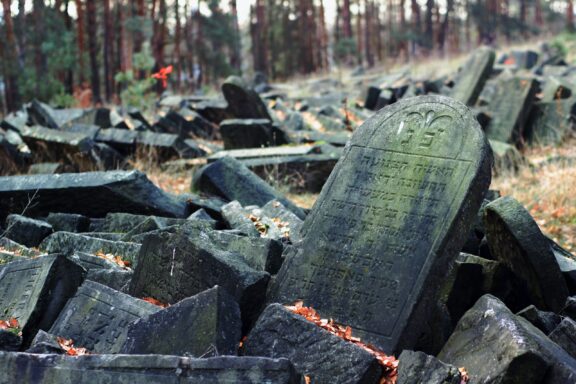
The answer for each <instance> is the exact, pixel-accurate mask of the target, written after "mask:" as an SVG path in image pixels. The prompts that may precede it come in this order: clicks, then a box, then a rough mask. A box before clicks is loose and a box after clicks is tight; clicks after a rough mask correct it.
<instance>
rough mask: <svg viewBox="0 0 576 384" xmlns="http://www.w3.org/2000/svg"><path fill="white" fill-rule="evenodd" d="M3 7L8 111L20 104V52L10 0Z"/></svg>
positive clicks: (4, 66) (3, 1)
mask: <svg viewBox="0 0 576 384" xmlns="http://www.w3.org/2000/svg"><path fill="white" fill-rule="evenodd" d="M2 9H3V13H4V27H5V30H6V45H5V47H3V48H4V49H3V51H4V52H3V54H4V55H3V57H4V60H3V61H4V65H3V70H4V79H5V95H6V98H5V100H6V109H7V110H8V111H15V110H16V109H17V108H18V106H19V103H20V97H19V93H18V78H17V72H18V65H17V63H18V53H17V48H16V38H15V37H14V24H13V21H12V13H11V10H10V0H2ZM0 40H1V39H0Z"/></svg>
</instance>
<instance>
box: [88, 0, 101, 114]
mask: <svg viewBox="0 0 576 384" xmlns="http://www.w3.org/2000/svg"><path fill="white" fill-rule="evenodd" d="M86 13H87V14H88V17H87V22H88V24H87V28H88V50H89V54H90V82H91V83H92V95H93V99H92V100H94V102H96V103H99V102H101V96H100V72H99V69H100V68H99V67H98V36H97V35H96V34H97V32H98V29H97V24H96V0H86Z"/></svg>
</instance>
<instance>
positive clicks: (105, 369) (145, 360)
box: [0, 352, 303, 384]
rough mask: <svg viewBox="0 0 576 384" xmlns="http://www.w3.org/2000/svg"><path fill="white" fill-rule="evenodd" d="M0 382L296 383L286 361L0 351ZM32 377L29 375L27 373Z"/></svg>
mask: <svg viewBox="0 0 576 384" xmlns="http://www.w3.org/2000/svg"><path fill="white" fill-rule="evenodd" d="M0 365H2V367H3V369H2V370H1V371H0V382H5V383H9V382H10V383H19V384H36V383H38V382H50V381H52V382H55V383H77V384H88V383H90V384H105V383H110V382H113V383H138V384H195V383H212V384H228V383H237V384H261V383H275V384H299V383H301V381H302V380H303V379H302V377H301V376H300V374H299V373H297V372H296V370H295V369H294V366H293V365H292V363H290V361H289V360H286V359H267V358H263V357H236V356H220V357H211V358H206V359H196V358H190V357H181V356H164V355H83V356H62V355H36V354H31V353H15V352H0ZM31 372H32V373H33V375H30V373H31Z"/></svg>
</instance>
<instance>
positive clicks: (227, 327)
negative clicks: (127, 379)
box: [120, 286, 242, 357]
mask: <svg viewBox="0 0 576 384" xmlns="http://www.w3.org/2000/svg"><path fill="white" fill-rule="evenodd" d="M241 329H242V322H241V320H240V308H239V307H238V303H236V301H235V300H234V298H232V296H230V295H229V294H228V293H227V292H225V291H224V290H223V289H222V288H221V287H218V286H216V287H214V288H211V289H209V290H206V291H204V292H201V293H199V294H197V295H195V296H192V297H189V298H187V299H184V300H182V301H180V302H178V303H176V304H174V305H171V306H170V307H168V308H165V309H163V310H160V311H158V312H156V313H153V314H151V315H149V316H147V317H144V318H142V319H139V320H136V321H134V322H133V323H131V324H130V326H129V328H128V334H127V338H126V342H125V343H124V346H123V347H122V349H121V351H120V353H127V354H140V355H144V354H160V355H179V356H183V355H186V356H193V357H211V356H222V355H236V354H237V350H238V345H239V342H240V338H241V336H242V334H241Z"/></svg>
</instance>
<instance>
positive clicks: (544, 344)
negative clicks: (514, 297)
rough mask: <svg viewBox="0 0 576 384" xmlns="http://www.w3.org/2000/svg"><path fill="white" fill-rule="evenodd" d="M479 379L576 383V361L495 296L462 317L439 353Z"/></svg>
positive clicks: (440, 356) (481, 380)
mask: <svg viewBox="0 0 576 384" xmlns="http://www.w3.org/2000/svg"><path fill="white" fill-rule="evenodd" d="M438 358H439V359H440V360H441V361H444V362H446V363H448V364H453V365H455V366H457V367H466V370H467V371H468V372H469V374H470V377H471V378H473V380H474V382H477V383H487V382H494V383H513V382H517V383H542V384H552V383H571V382H573V381H574V378H576V360H574V359H573V358H572V357H571V356H570V355H568V353H566V352H565V351H564V350H563V349H562V348H560V347H559V346H558V345H556V344H555V343H554V342H552V341H551V340H550V339H548V338H547V337H546V335H545V334H543V333H542V332H541V331H540V330H539V329H537V328H536V327H534V326H533V325H532V324H530V323H529V322H528V321H527V320H525V319H524V318H522V317H519V316H515V315H514V314H512V312H510V310H509V309H508V308H506V306H504V304H503V303H502V302H501V301H499V300H498V299H496V298H495V297H493V296H491V295H485V296H483V297H482V298H480V299H479V300H478V301H477V302H476V304H475V305H474V307H472V308H471V309H470V310H469V311H468V312H467V313H466V315H464V317H462V319H461V320H460V322H459V323H458V325H457V326H456V329H455V331H454V333H453V334H452V336H450V339H449V340H448V342H447V343H446V345H444V347H443V349H442V351H441V352H440V354H439V355H438Z"/></svg>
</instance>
